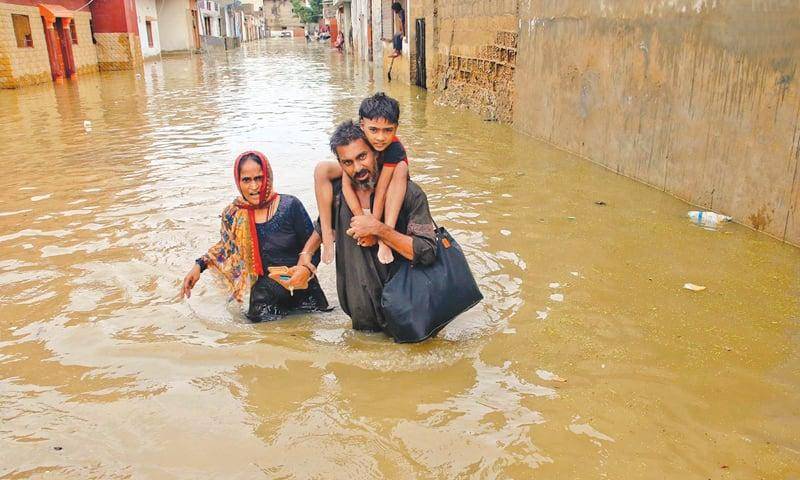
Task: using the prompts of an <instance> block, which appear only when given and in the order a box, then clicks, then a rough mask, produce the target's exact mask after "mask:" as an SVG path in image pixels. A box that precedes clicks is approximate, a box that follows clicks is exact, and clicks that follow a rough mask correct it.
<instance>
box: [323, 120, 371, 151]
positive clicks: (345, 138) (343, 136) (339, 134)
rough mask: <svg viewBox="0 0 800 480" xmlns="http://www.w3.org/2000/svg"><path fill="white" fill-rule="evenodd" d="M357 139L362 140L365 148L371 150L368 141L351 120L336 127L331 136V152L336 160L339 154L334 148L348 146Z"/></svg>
mask: <svg viewBox="0 0 800 480" xmlns="http://www.w3.org/2000/svg"><path fill="white" fill-rule="evenodd" d="M358 139H361V140H364V143H366V144H367V146H368V147H369V148H370V149H372V145H371V144H370V143H369V141H367V137H366V136H365V135H364V131H363V130H361V127H360V126H358V124H356V123H355V122H353V121H352V120H348V121H346V122H342V123H340V124H339V126H338V127H336V130H334V131H333V135H331V152H333V154H334V155H336V158H337V159H338V158H339V152H337V151H336V148H337V147H345V146H347V145H350V144H351V143H353V142H355V141H356V140H358Z"/></svg>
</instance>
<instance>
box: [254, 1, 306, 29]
mask: <svg viewBox="0 0 800 480" xmlns="http://www.w3.org/2000/svg"><path fill="white" fill-rule="evenodd" d="M263 12H264V18H265V19H266V25H267V30H269V36H272V37H280V36H284V35H289V36H303V35H305V25H303V23H302V22H301V21H300V17H298V16H297V15H296V14H295V13H294V8H293V7H292V2H291V0H263ZM282 32H289V33H288V34H285V33H282Z"/></svg>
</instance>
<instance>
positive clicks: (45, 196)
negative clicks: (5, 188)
mask: <svg viewBox="0 0 800 480" xmlns="http://www.w3.org/2000/svg"><path fill="white" fill-rule="evenodd" d="M52 196H53V194H52V193H48V194H47V195H36V196H35V197H31V202H38V201H40V200H47V199H48V198H50V197H52Z"/></svg>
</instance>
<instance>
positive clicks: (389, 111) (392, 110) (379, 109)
mask: <svg viewBox="0 0 800 480" xmlns="http://www.w3.org/2000/svg"><path fill="white" fill-rule="evenodd" d="M358 116H359V117H360V118H362V119H363V118H366V119H367V120H377V119H379V118H383V119H385V120H386V121H387V122H389V123H394V124H395V125H396V124H398V123H399V122H400V104H399V103H398V102H397V100H395V99H394V98H392V97H388V96H386V94H385V93H383V92H378V93H376V94H375V95H373V96H371V97H367V98H365V99H364V101H363V102H361V106H360V107H358Z"/></svg>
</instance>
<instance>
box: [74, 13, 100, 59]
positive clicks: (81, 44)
mask: <svg viewBox="0 0 800 480" xmlns="http://www.w3.org/2000/svg"><path fill="white" fill-rule="evenodd" d="M91 18H92V16H91V15H90V14H89V12H79V13H76V14H75V18H74V19H73V21H74V22H75V26H76V27H77V28H78V44H77V45H74V44H73V45H72V53H73V54H74V55H75V67H76V68H77V69H78V74H84V73H92V72H96V71H97V47H96V46H95V44H94V42H92V30H91V28H90V27H89V19H91Z"/></svg>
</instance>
